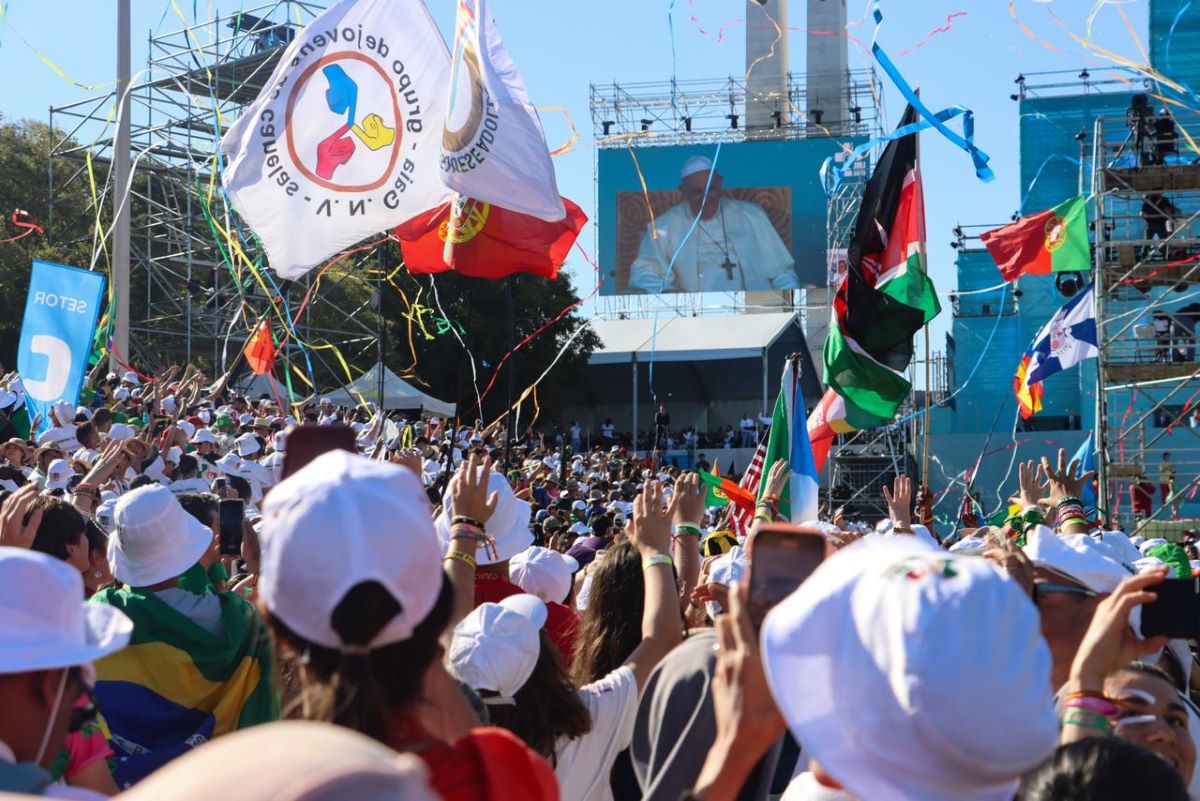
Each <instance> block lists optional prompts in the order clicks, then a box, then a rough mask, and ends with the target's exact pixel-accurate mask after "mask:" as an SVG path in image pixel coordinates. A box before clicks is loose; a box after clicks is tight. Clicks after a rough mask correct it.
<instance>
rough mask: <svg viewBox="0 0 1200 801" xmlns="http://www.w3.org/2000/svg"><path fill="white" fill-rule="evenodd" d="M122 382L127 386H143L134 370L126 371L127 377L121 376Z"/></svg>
mask: <svg viewBox="0 0 1200 801" xmlns="http://www.w3.org/2000/svg"><path fill="white" fill-rule="evenodd" d="M121 381H122V382H123V383H126V384H133V385H134V386H135V387H136V386H140V385H141V383H142V382H141V381H139V380H138V375H137V373H135V372H134V371H133V370H126V371H125V375H123V376H121Z"/></svg>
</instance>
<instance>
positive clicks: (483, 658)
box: [447, 481, 683, 801]
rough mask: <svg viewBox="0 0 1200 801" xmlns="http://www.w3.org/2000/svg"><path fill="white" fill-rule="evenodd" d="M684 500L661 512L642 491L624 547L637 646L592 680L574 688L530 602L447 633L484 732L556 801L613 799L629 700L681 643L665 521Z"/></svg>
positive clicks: (490, 611)
mask: <svg viewBox="0 0 1200 801" xmlns="http://www.w3.org/2000/svg"><path fill="white" fill-rule="evenodd" d="M682 497H683V493H678V494H677V495H676V496H675V499H673V500H672V502H671V504H670V505H669V506H668V507H667V508H666V509H664V508H663V499H664V495H663V490H662V487H661V486H660V485H659V483H658V482H657V481H655V482H647V483H646V484H645V486H644V488H643V491H642V493H641V494H640V495H639V496H638V498H637V501H636V502H635V504H634V513H633V514H634V521H635V525H634V527H633V529H632V530H631V531H630V536H629V539H630V541H631V542H632V543H633V545H634V546H635V547H636V548H637V550H638V554H639V557H640V558H641V561H642V569H643V576H644V593H645V603H644V605H643V611H642V640H641V642H639V643H638V645H637V647H636V648H634V650H633V652H632V653H631V654H630V655H629V657H628V658H627V659H626V660H625V661H624V662H623V663H622V664H621V665H620V666H619V667H617V668H616V669H614V670H612V671H611V672H610V673H608V674H607V675H605V676H604V677H603V678H601V679H600V680H599V681H595V682H591V683H589V684H586V685H584V686H583V687H578V688H577V687H576V686H575V685H574V684H573V683H572V682H571V680H570V678H569V676H568V674H567V671H566V668H565V667H564V665H563V664H562V662H561V660H560V657H559V656H558V655H557V653H556V650H555V648H554V647H553V645H552V644H550V639H549V636H548V635H547V633H546V631H545V630H544V629H543V626H544V625H545V622H546V616H547V612H546V607H545V604H544V603H543V602H542V601H541V600H540V599H538V598H536V597H534V596H532V595H515V596H511V597H508V598H504V599H503V600H502V601H501V602H500V603H499V604H492V603H485V604H482V605H480V606H479V607H477V608H476V609H475V610H474V611H473V612H471V614H469V615H468V616H467V617H466V618H464V619H463V621H462V622H461V623H460V624H459V625H458V627H457V628H456V629H455V632H454V637H453V640H452V642H451V645H450V649H449V652H448V654H447V657H448V661H449V662H450V665H451V668H452V670H453V671H454V673H455V674H456V675H457V676H458V677H459V678H460V679H461V680H462V681H464V682H466V683H467V684H468V685H470V686H471V687H472V688H473V689H474V690H476V691H477V692H478V693H479V694H480V696H481V697H482V698H483V701H484V703H485V704H487V705H488V710H489V712H490V713H491V718H492V723H493V724H494V725H498V726H502V727H504V728H507V729H509V730H511V731H513V732H514V733H515V734H517V735H518V736H520V737H521V738H522V739H523V740H524V741H525V743H526V744H527V745H528V746H529V747H530V748H532V749H534V750H535V751H538V752H539V753H541V754H542V755H543V756H545V757H546V758H547V759H550V760H551V763H552V764H553V765H554V774H555V776H556V777H557V778H558V783H559V790H560V793H561V797H562V798H564V799H573V801H609V800H610V799H612V798H613V795H612V789H611V787H610V785H609V774H610V772H611V771H612V767H613V763H614V762H615V761H616V759H617V755H618V754H620V753H621V751H623V750H625V749H626V748H628V747H629V743H630V741H631V740H632V739H633V729H634V722H635V720H636V717H637V707H638V696H639V692H640V691H641V688H642V687H643V686H645V684H646V681H647V680H648V679H649V677H650V673H651V671H653V669H654V667H655V666H656V665H657V664H658V663H659V662H660V661H661V660H662V658H663V657H664V656H666V655H667V654H668V653H669V652H670V651H671V649H672V648H674V647H675V646H676V645H678V644H679V642H680V641H681V640H682V638H683V631H682V626H681V624H680V619H679V599H678V596H677V595H676V588H675V575H674V571H673V569H672V560H671V557H670V556H669V555H668V553H669V551H670V544H671V525H670V524H671V519H672V517H673V516H674V514H675V508H676V505H677V503H678V500H677V499H679V498H682Z"/></svg>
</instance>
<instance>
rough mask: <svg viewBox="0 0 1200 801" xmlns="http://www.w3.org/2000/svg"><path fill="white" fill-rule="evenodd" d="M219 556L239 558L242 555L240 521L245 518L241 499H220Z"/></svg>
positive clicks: (244, 509) (243, 502)
mask: <svg viewBox="0 0 1200 801" xmlns="http://www.w3.org/2000/svg"><path fill="white" fill-rule="evenodd" d="M219 509H220V517H221V534H220V539H221V555H222V556H240V555H241V553H242V533H243V531H242V520H243V519H244V518H245V516H246V503H245V501H243V500H242V499H241V498H222V499H221V502H220V506H219Z"/></svg>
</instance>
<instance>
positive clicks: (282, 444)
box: [273, 431, 287, 453]
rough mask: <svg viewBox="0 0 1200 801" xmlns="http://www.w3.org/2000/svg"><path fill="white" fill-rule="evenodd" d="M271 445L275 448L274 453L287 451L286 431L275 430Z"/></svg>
mask: <svg viewBox="0 0 1200 801" xmlns="http://www.w3.org/2000/svg"><path fill="white" fill-rule="evenodd" d="M273 447H274V448H275V452H276V453H286V452H287V432H286V431H276V432H275V437H274V445H273Z"/></svg>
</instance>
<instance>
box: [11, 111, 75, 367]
mask: <svg viewBox="0 0 1200 801" xmlns="http://www.w3.org/2000/svg"><path fill="white" fill-rule="evenodd" d="M54 143H55V135H54V134H52V132H51V131H50V128H49V126H47V125H45V124H44V123H41V122H35V121H33V120H22V121H19V122H7V121H5V120H4V117H3V115H0V239H9V238H11V237H14V236H16V235H17V234H19V233H21V231H20V230H19V229H18V228H16V227H15V226H13V225H12V224H11V220H12V213H13V210H14V209H25V210H26V211H28V212H29V213H30V214H31V215H32V216H33V219H34V220H35V221H36V222H37V223H38V224H39V225H41V226H42V227H43V228H44V229H45V231H46V234H45V236H41V235H39V234H36V233H33V234H30V235H29V236H26V237H24V238H23V239H21V240H19V241H17V242H9V243H6V244H0V298H3V299H4V302H5V304H6V305H7V306H8V308H7V309H6V313H5V314H2V315H0V364H3V365H6V366H8V367H12V366H15V363H16V354H17V342H18V340H19V339H20V336H21V320H22V317H23V316H24V314H23V311H24V308H25V296H26V295H27V294H28V292H29V271H30V264H31V262H32V261H33V260H34V259H45V260H47V261H54V262H58V263H60V264H69V265H73V266H76V267H87V266H88V261H89V259H90V257H91V236H90V235H91V229H92V226H91V224H90V223H89V221H88V214H89V208H90V205H91V197H90V192H89V191H88V186H87V183H86V181H76V182H74V183H73V184H72V185H71V186H70V187H69V188H68V189H67V191H65V192H60V193H57V195H56V197H55V208H54V213H53V215H51V214H50V212H49V210H50V194H49V189H50V187H49V180H48V178H49V176H50V173H49V172H48V169H50V167H48V165H49V164H50V150H51V148H52V146H53V144H54ZM51 166H52V168H53V176H54V181H55V184H56V185H60V186H61V185H63V184H66V183H67V179H68V177H69V176H70V175H71V174H72V173H74V172H75V171H76V170H77V169H78V167H79V165H78V164H71V163H69V162H66V161H62V160H58V161H57V162H56V163H55V164H53V165H51Z"/></svg>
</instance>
